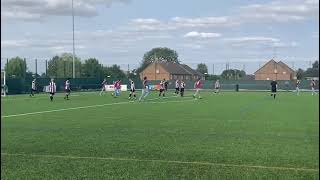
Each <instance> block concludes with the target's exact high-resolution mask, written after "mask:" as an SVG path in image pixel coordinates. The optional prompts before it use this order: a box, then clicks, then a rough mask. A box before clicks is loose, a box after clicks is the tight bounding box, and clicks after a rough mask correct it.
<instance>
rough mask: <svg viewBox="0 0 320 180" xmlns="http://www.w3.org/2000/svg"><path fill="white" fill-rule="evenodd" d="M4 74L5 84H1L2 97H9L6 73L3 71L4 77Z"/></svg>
mask: <svg viewBox="0 0 320 180" xmlns="http://www.w3.org/2000/svg"><path fill="white" fill-rule="evenodd" d="M2 73H3V84H1V96H3V97H5V96H6V95H7V88H6V71H3V70H1V76H2ZM1 83H2V82H1Z"/></svg>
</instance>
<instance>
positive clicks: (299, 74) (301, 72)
mask: <svg viewBox="0 0 320 180" xmlns="http://www.w3.org/2000/svg"><path fill="white" fill-rule="evenodd" d="M296 74H297V79H302V78H303V76H304V75H303V74H304V71H303V69H301V68H299V69H298V70H297V72H296Z"/></svg>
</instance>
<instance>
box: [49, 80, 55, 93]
mask: <svg viewBox="0 0 320 180" xmlns="http://www.w3.org/2000/svg"><path fill="white" fill-rule="evenodd" d="M56 91H57V87H56V83H54V82H50V83H49V92H51V93H55V92H56Z"/></svg>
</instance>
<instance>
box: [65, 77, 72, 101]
mask: <svg viewBox="0 0 320 180" xmlns="http://www.w3.org/2000/svg"><path fill="white" fill-rule="evenodd" d="M64 90H65V91H66V95H65V96H64V99H66V100H69V95H70V91H71V89H70V81H69V79H67V80H66V82H65V85H64Z"/></svg>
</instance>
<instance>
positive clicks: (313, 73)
mask: <svg viewBox="0 0 320 180" xmlns="http://www.w3.org/2000/svg"><path fill="white" fill-rule="evenodd" d="M303 77H319V61H315V62H314V63H313V64H312V68H308V69H307V70H306V71H305V72H304V73H303Z"/></svg>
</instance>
